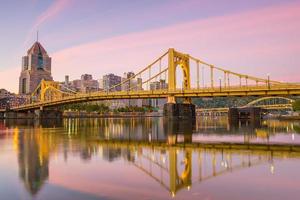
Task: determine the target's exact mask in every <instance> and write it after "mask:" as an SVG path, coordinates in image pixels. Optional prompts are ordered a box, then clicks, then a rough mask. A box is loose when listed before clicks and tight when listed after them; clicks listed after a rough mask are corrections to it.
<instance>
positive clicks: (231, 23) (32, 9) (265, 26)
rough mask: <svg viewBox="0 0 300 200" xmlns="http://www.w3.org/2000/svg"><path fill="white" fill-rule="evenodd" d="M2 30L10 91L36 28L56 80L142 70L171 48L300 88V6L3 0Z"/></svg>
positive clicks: (270, 0)
mask: <svg viewBox="0 0 300 200" xmlns="http://www.w3.org/2000/svg"><path fill="white" fill-rule="evenodd" d="M0 26H1V29H0V33H1V34H0V44H1V45H0V88H6V89H8V90H10V91H12V92H18V77H19V75H20V71H21V58H22V56H24V55H26V52H27V50H28V49H29V48H30V47H31V45H32V44H33V43H34V42H35V41H36V32H37V30H38V31H39V42H40V43H41V44H42V45H43V46H44V47H45V49H46V50H47V52H48V54H49V56H50V57H52V75H53V78H54V80H56V81H63V80H64V76H65V75H69V76H70V79H71V80H72V79H78V78H79V77H80V75H81V74H84V73H88V74H92V75H93V77H94V78H95V79H99V78H101V77H102V76H103V75H104V74H107V73H115V74H119V75H122V74H123V73H124V72H126V71H139V70H140V69H141V68H143V67H144V66H146V65H147V64H149V63H150V62H152V61H153V59H155V58H156V57H158V56H160V55H161V54H162V53H164V52H165V51H166V50H167V49H168V48H171V47H172V48H175V49H177V50H179V51H181V52H185V53H188V54H190V55H192V56H194V57H197V58H201V59H202V60H205V61H207V62H209V63H212V64H214V65H216V66H220V67H224V68H226V69H228V70H231V71H235V72H240V73H243V74H248V75H252V76H257V77H262V78H265V77H266V76H267V74H270V76H271V79H273V80H278V81H288V82H300V75H299V74H300V56H299V53H300V37H299V36H300V0H252V1H246V0H230V1H229V0H184V1H183V0H107V1H105V0H88V1H82V0H52V1H50V0H22V1H18V0H2V1H1V7H0Z"/></svg>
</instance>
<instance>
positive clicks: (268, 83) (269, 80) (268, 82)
mask: <svg viewBox="0 0 300 200" xmlns="http://www.w3.org/2000/svg"><path fill="white" fill-rule="evenodd" d="M267 76H268V89H270V88H271V87H270V74H269V73H267Z"/></svg>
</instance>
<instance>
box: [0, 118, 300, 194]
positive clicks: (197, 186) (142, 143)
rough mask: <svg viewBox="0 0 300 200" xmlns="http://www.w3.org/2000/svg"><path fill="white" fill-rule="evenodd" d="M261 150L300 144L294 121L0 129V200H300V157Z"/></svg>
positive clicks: (11, 123)
mask: <svg viewBox="0 0 300 200" xmlns="http://www.w3.org/2000/svg"><path fill="white" fill-rule="evenodd" d="M216 142H222V143H223V144H224V147H220V146H219V147H213V146H211V147H210V146H205V147H204V146H201V145H199V144H212V143H216ZM231 143H239V144H241V145H240V146H241V147H240V148H234V149H231V148H229V147H228V145H230V144H231ZM257 143H259V144H265V146H266V145H268V146H271V145H274V144H275V145H276V144H282V145H290V144H294V145H300V122H299V121H298V122H297V121H276V120H267V121H262V122H255V123H253V122H238V123H236V124H231V125H229V124H228V122H227V118H198V119H196V120H195V121H184V120H180V121H170V120H167V119H164V118H162V117H156V118H120V119H117V118H110V119H104V118H103V119H64V120H62V121H59V120H55V121H50V120H48V121H32V120H5V121H0V199H1V200H2V199H8V200H14V199H21V200H22V199H24V200H27V199H41V200H47V199H49V200H50V199H64V200H77V199H84V200H89V199H91V200H94V199H205V200H213V199H216V200H217V199H231V200H234V199H243V200H248V199H249V200H250V199H251V200H252V199H255V200H257V199H261V200H265V199H280V200H282V199H299V197H300V189H299V187H300V173H299V169H300V153H299V152H296V151H287V150H284V149H281V148H280V147H279V148H278V149H277V150H275V151H273V150H259V149H256V150H255V149H251V150H249V149H244V148H243V146H245V145H248V146H249V145H250V146H251V144H257Z"/></svg>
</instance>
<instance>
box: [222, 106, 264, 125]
mask: <svg viewBox="0 0 300 200" xmlns="http://www.w3.org/2000/svg"><path fill="white" fill-rule="evenodd" d="M261 112H262V109H261V108H259V107H249V108H229V110H228V118H229V121H231V122H235V121H239V120H241V119H242V120H253V121H257V120H260V119H261Z"/></svg>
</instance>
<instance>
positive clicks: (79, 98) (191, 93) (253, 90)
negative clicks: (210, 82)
mask: <svg viewBox="0 0 300 200" xmlns="http://www.w3.org/2000/svg"><path fill="white" fill-rule="evenodd" d="M276 95H281V96H284V95H300V85H298V84H282V85H277V86H272V88H267V87H265V86H247V87H223V88H200V89H190V90H180V89H178V90H175V91H168V90H153V91H119V92H95V93H89V94H75V95H72V96H66V97H63V98H60V99H54V100H47V101H43V102H38V103H32V104H27V105H23V106H19V107H14V108H12V110H15V111H26V110H31V109H38V108H40V107H55V106H60V105H65V104H70V103H80V102H88V101H98V100H114V99H116V100H117V99H144V98H166V97H168V96H175V97H221V96H224V97H227V96H276Z"/></svg>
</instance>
